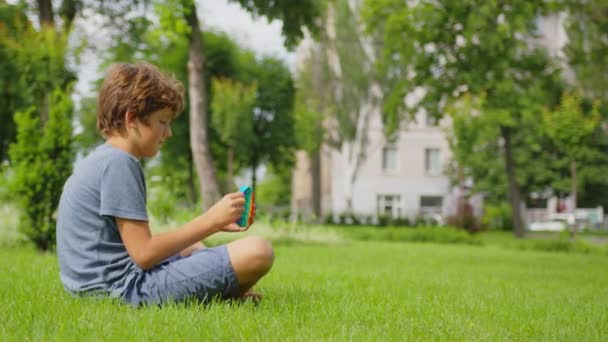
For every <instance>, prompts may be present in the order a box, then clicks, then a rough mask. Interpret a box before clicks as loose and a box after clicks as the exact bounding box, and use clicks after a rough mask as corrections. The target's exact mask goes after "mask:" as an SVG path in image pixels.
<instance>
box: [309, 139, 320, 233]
mask: <svg viewBox="0 0 608 342" xmlns="http://www.w3.org/2000/svg"><path fill="white" fill-rule="evenodd" d="M310 175H311V182H310V183H311V187H312V191H311V194H312V203H311V204H312V210H313V213H314V214H315V220H316V221H317V222H320V220H321V150H320V149H316V150H315V151H314V152H312V153H311V154H310Z"/></svg>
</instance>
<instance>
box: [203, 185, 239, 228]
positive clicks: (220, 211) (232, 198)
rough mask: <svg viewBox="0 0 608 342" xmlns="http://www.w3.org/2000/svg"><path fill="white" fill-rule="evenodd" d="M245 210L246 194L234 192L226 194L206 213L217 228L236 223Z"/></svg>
mask: <svg viewBox="0 0 608 342" xmlns="http://www.w3.org/2000/svg"><path fill="white" fill-rule="evenodd" d="M244 211H245V195H243V193H241V192H233V193H230V194H227V195H226V196H224V197H223V198H222V199H221V200H220V201H219V202H217V203H215V204H214V205H213V207H211V208H209V210H207V212H206V213H205V214H206V216H207V219H208V220H209V221H210V222H212V223H213V225H214V226H215V227H217V230H218V231H220V230H222V228H224V227H226V226H228V225H230V224H234V223H235V222H236V221H237V220H238V219H239V218H240V217H241V215H243V212H244Z"/></svg>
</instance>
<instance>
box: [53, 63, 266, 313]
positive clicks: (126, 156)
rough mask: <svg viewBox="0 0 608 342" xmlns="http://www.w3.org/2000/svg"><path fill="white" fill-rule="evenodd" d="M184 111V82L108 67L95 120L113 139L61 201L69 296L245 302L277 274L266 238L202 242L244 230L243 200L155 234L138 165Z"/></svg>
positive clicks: (235, 196) (82, 165)
mask: <svg viewBox="0 0 608 342" xmlns="http://www.w3.org/2000/svg"><path fill="white" fill-rule="evenodd" d="M182 109H183V90H182V87H181V85H180V84H179V83H178V82H177V81H175V80H174V79H172V78H171V77H169V76H167V75H165V74H163V73H161V72H160V71H159V70H158V69H156V68H155V67H154V66H152V65H150V64H145V63H140V64H135V65H133V64H116V65H114V66H112V67H111V68H110V69H109V70H108V74H107V77H106V79H105V81H104V83H103V85H102V87H101V90H100V93H99V98H98V114H97V128H98V129H99V131H100V132H101V134H103V135H104V137H105V139H106V142H105V144H103V145H101V146H99V147H98V148H97V149H95V150H94V151H93V152H92V153H91V154H90V155H89V156H87V157H86V158H85V159H83V160H82V161H80V162H79V163H78V164H77V165H76V166H75V168H74V172H73V174H72V175H71V176H70V178H69V179H68V180H67V181H66V183H65V185H64V188H63V193H62V195H61V200H60V203H59V209H58V217H57V254H58V256H59V265H60V275H61V281H62V282H63V285H64V287H65V288H66V290H67V291H69V292H71V293H74V294H88V293H102V294H108V295H110V296H111V297H116V298H121V299H122V300H123V301H125V302H127V303H129V304H132V305H136V306H137V305H141V304H152V303H154V304H163V303H166V302H168V301H183V300H185V299H187V298H192V297H194V298H197V299H199V300H208V299H211V298H212V297H215V296H221V297H222V298H237V297H248V296H250V295H251V292H248V291H249V289H250V288H251V287H252V286H253V285H254V284H255V283H256V282H257V281H258V280H259V279H260V278H261V277H262V276H264V275H265V274H266V273H267V272H268V271H269V270H270V268H271V266H272V262H273V258H274V256H273V250H272V247H271V246H270V244H269V243H268V242H267V241H265V240H263V239H261V238H257V237H248V238H243V239H240V240H237V241H234V242H231V243H229V244H227V245H223V246H219V247H215V248H205V246H204V245H203V244H202V243H201V242H200V241H201V240H203V239H205V238H206V237H208V236H210V235H212V234H214V233H216V232H219V231H227V232H241V231H244V229H242V228H240V227H239V226H238V225H237V224H236V223H235V222H236V221H237V220H238V219H239V217H240V216H241V214H242V213H243V211H244V207H243V205H244V203H245V199H244V195H243V194H241V193H231V194H228V195H226V196H224V198H222V199H221V200H220V201H219V202H217V203H216V204H215V205H214V206H213V207H211V208H210V209H209V210H208V211H207V212H205V213H203V214H202V215H200V216H198V217H196V218H195V219H193V220H192V221H190V222H188V223H186V224H185V225H183V226H182V227H180V228H178V229H176V230H173V231H169V232H166V233H162V234H157V235H152V234H151V232H150V228H149V226H148V215H147V212H146V184H145V180H144V176H143V171H142V168H141V165H140V164H139V159H141V158H144V157H148V158H149V157H153V156H155V155H156V154H157V153H158V151H159V149H160V147H161V145H162V143H163V142H164V141H165V139H167V138H169V137H170V136H171V128H170V123H171V120H172V119H173V118H174V117H175V116H176V115H177V114H178V113H179V112H181V110H182ZM254 213H255V209H254ZM247 228H248V227H247ZM252 297H256V296H255V295H253V296H252Z"/></svg>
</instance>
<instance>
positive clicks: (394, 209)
mask: <svg viewBox="0 0 608 342" xmlns="http://www.w3.org/2000/svg"><path fill="white" fill-rule="evenodd" d="M377 206H378V208H377V210H378V215H388V216H391V217H394V218H397V217H401V196H399V195H378V203H377Z"/></svg>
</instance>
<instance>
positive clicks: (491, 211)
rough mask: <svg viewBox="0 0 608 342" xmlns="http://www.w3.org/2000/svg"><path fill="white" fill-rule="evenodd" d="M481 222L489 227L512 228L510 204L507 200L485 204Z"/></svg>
mask: <svg viewBox="0 0 608 342" xmlns="http://www.w3.org/2000/svg"><path fill="white" fill-rule="evenodd" d="M484 211H485V215H484V216H483V218H482V222H481V223H482V224H483V225H484V226H486V227H489V228H491V229H499V230H512V227H513V222H512V217H511V206H510V205H509V204H508V203H507V202H503V203H498V204H486V205H485V206H484Z"/></svg>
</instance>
